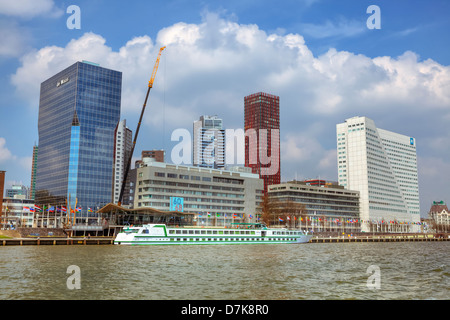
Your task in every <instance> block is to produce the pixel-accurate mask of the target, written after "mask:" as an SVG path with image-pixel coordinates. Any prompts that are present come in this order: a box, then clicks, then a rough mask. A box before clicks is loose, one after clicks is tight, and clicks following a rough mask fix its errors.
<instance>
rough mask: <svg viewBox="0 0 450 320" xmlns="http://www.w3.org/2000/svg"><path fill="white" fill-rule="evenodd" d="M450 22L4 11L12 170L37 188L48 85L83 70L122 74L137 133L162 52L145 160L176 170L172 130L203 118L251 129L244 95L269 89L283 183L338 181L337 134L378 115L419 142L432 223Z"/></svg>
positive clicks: (136, 7) (6, 5)
mask: <svg viewBox="0 0 450 320" xmlns="http://www.w3.org/2000/svg"><path fill="white" fill-rule="evenodd" d="M70 5H77V6H78V7H79V8H80V11H81V14H80V18H81V19H80V22H81V24H80V27H81V28H80V29H70V28H68V26H67V21H68V20H69V22H71V21H72V20H71V17H72V11H70V12H69V13H67V8H68V7H69V6H70ZM370 5H377V6H378V7H379V8H380V21H381V29H369V28H368V26H367V20H368V19H369V18H370V17H371V15H372V13H371V12H370V13H367V8H368V7H369V6H370ZM449 15H450V2H449V1H446V0H430V1H415V0H408V1H406V0H396V1H392V0H389V1H387V0H370V1H365V0H352V1H350V0H343V1H334V0H286V1H283V0H282V1H265V0H258V1H254V0H248V1H247V0H246V1H242V0H227V1H219V0H217V1H194V0H189V1H188V0H174V1H172V0H162V1H159V0H158V1H144V0H130V1H106V0H86V1H75V0H73V1H56V0H16V1H10V0H0V70H1V72H0V74H1V76H0V170H6V171H7V173H6V180H7V186H10V185H11V184H13V183H23V184H25V185H29V184H30V176H31V155H32V149H33V145H34V144H38V142H39V141H38V128H37V124H38V108H39V88H40V83H41V82H43V81H44V80H46V79H47V78H48V77H50V76H51V75H53V74H55V73H57V72H59V71H61V70H62V69H64V68H66V67H68V66H70V65H72V64H73V63H75V62H76V61H81V60H88V61H92V62H96V63H99V64H100V65H101V66H103V67H107V68H111V69H114V70H118V71H122V72H123V83H122V114H121V118H122V119H126V120H127V124H128V126H129V127H130V129H132V130H133V131H134V130H135V128H136V125H137V120H138V117H139V113H140V110H141V107H142V104H143V102H144V98H145V93H146V90H147V83H148V80H149V78H150V76H151V71H152V69H153V65H154V63H155V59H156V56H157V53H158V51H159V48H160V47H161V46H163V45H164V46H167V49H166V50H165V51H164V52H163V55H162V57H161V63H160V65H159V70H158V74H157V77H156V81H155V84H154V87H153V89H152V92H151V95H150V98H149V103H148V108H147V110H146V114H145V119H144V122H143V126H142V127H141V131H140V133H139V141H138V144H137V147H136V150H135V155H139V154H140V152H141V150H143V149H165V150H166V157H167V160H168V162H170V152H171V150H172V148H173V146H174V142H172V141H171V139H170V138H171V134H172V132H173V131H174V130H175V129H177V128H186V129H188V130H190V131H191V130H192V123H193V121H194V120H197V119H198V118H199V117H200V116H201V115H218V116H219V117H222V118H223V120H224V126H225V127H226V128H229V129H239V128H243V126H244V112H243V106H244V96H246V95H248V94H251V93H255V92H259V91H264V92H267V93H271V94H275V95H278V96H280V107H281V111H280V117H281V173H282V180H283V181H287V180H290V179H293V178H296V177H297V179H303V178H319V177H320V178H323V179H327V180H335V181H336V180H337V164H336V124H337V123H341V122H343V121H344V120H345V119H347V118H350V117H353V116H367V117H369V118H371V119H373V120H374V121H375V124H376V125H377V126H378V127H379V128H383V129H386V130H390V131H394V132H398V133H401V134H404V135H407V136H411V137H415V138H416V141H417V150H418V151H417V152H418V165H419V182H420V198H421V215H422V216H425V215H426V213H427V211H428V210H429V208H430V204H431V201H433V200H444V201H446V202H447V203H449V202H450V184H449V182H448V181H449V178H450V143H449V141H450V20H449V19H448V17H449Z"/></svg>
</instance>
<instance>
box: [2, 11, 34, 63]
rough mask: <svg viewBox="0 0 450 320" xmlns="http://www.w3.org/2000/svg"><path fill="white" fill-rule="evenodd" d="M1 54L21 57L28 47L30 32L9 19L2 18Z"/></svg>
mask: <svg viewBox="0 0 450 320" xmlns="http://www.w3.org/2000/svg"><path fill="white" fill-rule="evenodd" d="M0 39H2V40H1V45H0V56H3V57H19V56H21V55H22V54H23V53H24V52H25V50H26V49H27V48H28V42H29V40H30V33H29V31H28V30H27V29H26V28H23V27H21V26H19V25H18V24H17V23H16V22H15V21H13V20H9V19H2V20H0Z"/></svg>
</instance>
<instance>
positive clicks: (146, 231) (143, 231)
mask: <svg viewBox="0 0 450 320" xmlns="http://www.w3.org/2000/svg"><path fill="white" fill-rule="evenodd" d="M142 233H145V234H149V233H150V230H148V229H144V230H142Z"/></svg>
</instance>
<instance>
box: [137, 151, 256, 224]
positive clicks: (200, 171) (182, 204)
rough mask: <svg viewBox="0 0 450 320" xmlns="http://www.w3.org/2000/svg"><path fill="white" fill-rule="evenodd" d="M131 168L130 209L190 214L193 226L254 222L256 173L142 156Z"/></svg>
mask: <svg viewBox="0 0 450 320" xmlns="http://www.w3.org/2000/svg"><path fill="white" fill-rule="evenodd" d="M133 170H135V176H136V181H135V183H132V185H134V186H135V190H134V191H133V192H132V193H133V194H134V209H139V208H144V207H151V208H154V209H158V210H162V211H182V212H186V213H194V214H195V218H194V222H196V223H197V225H217V226H218V225H222V226H223V225H229V224H230V223H232V222H234V221H235V222H242V221H246V222H255V221H256V215H255V213H256V209H257V207H258V205H259V203H260V201H261V196H262V192H263V181H262V180H261V179H260V178H259V176H258V175H257V174H253V173H246V172H234V171H227V170H217V169H208V168H202V167H191V166H182V165H174V164H168V163H162V162H155V161H146V158H144V159H143V163H142V166H140V167H138V168H136V169H133Z"/></svg>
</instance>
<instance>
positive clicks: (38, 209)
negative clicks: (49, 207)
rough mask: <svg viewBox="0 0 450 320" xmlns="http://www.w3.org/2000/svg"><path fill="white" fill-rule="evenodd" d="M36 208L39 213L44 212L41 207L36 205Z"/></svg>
mask: <svg viewBox="0 0 450 320" xmlns="http://www.w3.org/2000/svg"><path fill="white" fill-rule="evenodd" d="M34 207H35V208H36V209H37V211H39V212H41V211H42V209H41V207H39V206H37V205H34Z"/></svg>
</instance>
